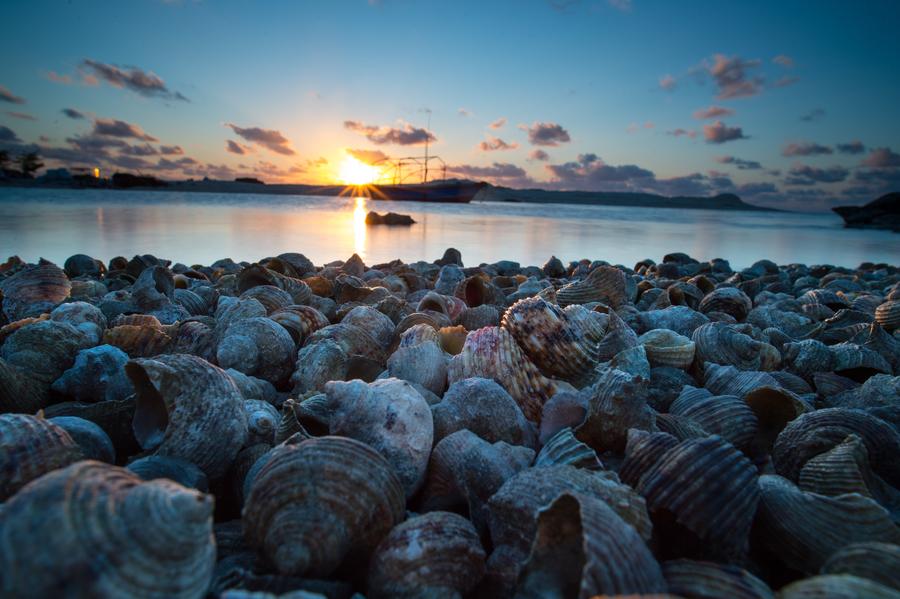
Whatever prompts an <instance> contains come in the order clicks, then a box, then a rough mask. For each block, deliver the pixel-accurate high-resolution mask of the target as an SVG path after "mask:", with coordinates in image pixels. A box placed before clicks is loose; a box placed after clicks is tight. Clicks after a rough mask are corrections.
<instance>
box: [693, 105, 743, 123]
mask: <svg viewBox="0 0 900 599" xmlns="http://www.w3.org/2000/svg"><path fill="white" fill-rule="evenodd" d="M733 114H734V111H733V110H732V109H730V108H725V107H724V106H709V107H707V108H700V109H699V110H695V111H694V118H695V119H697V120H700V121H702V120H705V119H717V118H719V117H723V116H731V115H733Z"/></svg>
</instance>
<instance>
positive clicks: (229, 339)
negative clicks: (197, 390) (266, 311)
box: [216, 317, 295, 387]
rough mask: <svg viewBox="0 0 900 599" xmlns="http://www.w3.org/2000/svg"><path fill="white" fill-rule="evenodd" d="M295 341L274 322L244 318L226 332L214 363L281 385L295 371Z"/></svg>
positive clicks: (266, 319) (262, 318)
mask: <svg viewBox="0 0 900 599" xmlns="http://www.w3.org/2000/svg"><path fill="white" fill-rule="evenodd" d="M294 350H295V348H294V341H293V339H291V336H290V334H288V332H287V331H286V330H285V329H284V327H282V326H281V325H279V324H277V323H276V322H274V321H273V320H271V319H269V318H264V317H254V318H245V319H243V320H239V321H237V322H235V323H233V324H232V325H231V326H229V327H228V329H227V330H226V331H225V334H224V336H223V337H222V340H221V341H220V342H219V346H218V348H217V349H216V361H217V362H218V364H219V366H221V367H222V368H234V369H235V370H237V371H239V372H243V373H244V374H248V375H251V376H256V377H259V378H261V379H263V380H266V381H269V382H270V383H272V384H273V385H275V386H276V387H278V386H280V385H283V384H284V383H286V382H287V380H288V379H289V378H290V376H291V371H292V370H293V367H294V358H295V355H294Z"/></svg>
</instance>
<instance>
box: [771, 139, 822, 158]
mask: <svg viewBox="0 0 900 599" xmlns="http://www.w3.org/2000/svg"><path fill="white" fill-rule="evenodd" d="M833 153H834V150H832V149H831V148H829V147H828V146H823V145H821V144H817V143H813V142H804V141H801V142H797V143H789V144H787V145H785V146H784V148H782V150H781V155H782V156H819V155H822V154H833Z"/></svg>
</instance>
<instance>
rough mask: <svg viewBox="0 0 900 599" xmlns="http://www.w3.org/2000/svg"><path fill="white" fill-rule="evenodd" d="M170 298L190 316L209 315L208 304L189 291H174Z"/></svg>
mask: <svg viewBox="0 0 900 599" xmlns="http://www.w3.org/2000/svg"><path fill="white" fill-rule="evenodd" d="M172 296H173V299H174V300H175V303H177V304H180V305H181V306H182V307H183V308H184V309H185V310H187V311H188V314H190V315H191V316H200V315H203V314H209V304H207V303H206V300H205V299H203V298H202V297H200V296H199V295H197V294H196V293H194V292H193V291H191V290H190V289H176V290H175V291H174V292H173V294H172Z"/></svg>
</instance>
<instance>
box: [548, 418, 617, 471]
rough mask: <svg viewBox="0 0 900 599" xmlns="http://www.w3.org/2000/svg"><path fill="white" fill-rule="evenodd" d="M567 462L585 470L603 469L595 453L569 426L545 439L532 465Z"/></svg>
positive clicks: (552, 464)
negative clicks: (576, 436) (547, 439)
mask: <svg viewBox="0 0 900 599" xmlns="http://www.w3.org/2000/svg"><path fill="white" fill-rule="evenodd" d="M558 464H568V465H569V466H575V467H576V468H584V469H586V470H603V462H601V461H600V458H598V457H597V453H596V452H595V451H594V450H593V449H591V448H590V447H588V446H587V445H585V444H584V443H582V442H581V441H579V440H578V439H576V438H575V434H574V433H573V432H572V429H571V428H564V429H562V430H561V431H559V432H558V433H556V434H555V435H553V437H551V438H550V440H549V441H547V442H546V443H545V444H544V446H543V447H542V448H541V451H540V453H538V456H537V457H536V458H535V459H534V466H535V467H536V468H537V467H541V466H555V465H558Z"/></svg>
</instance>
